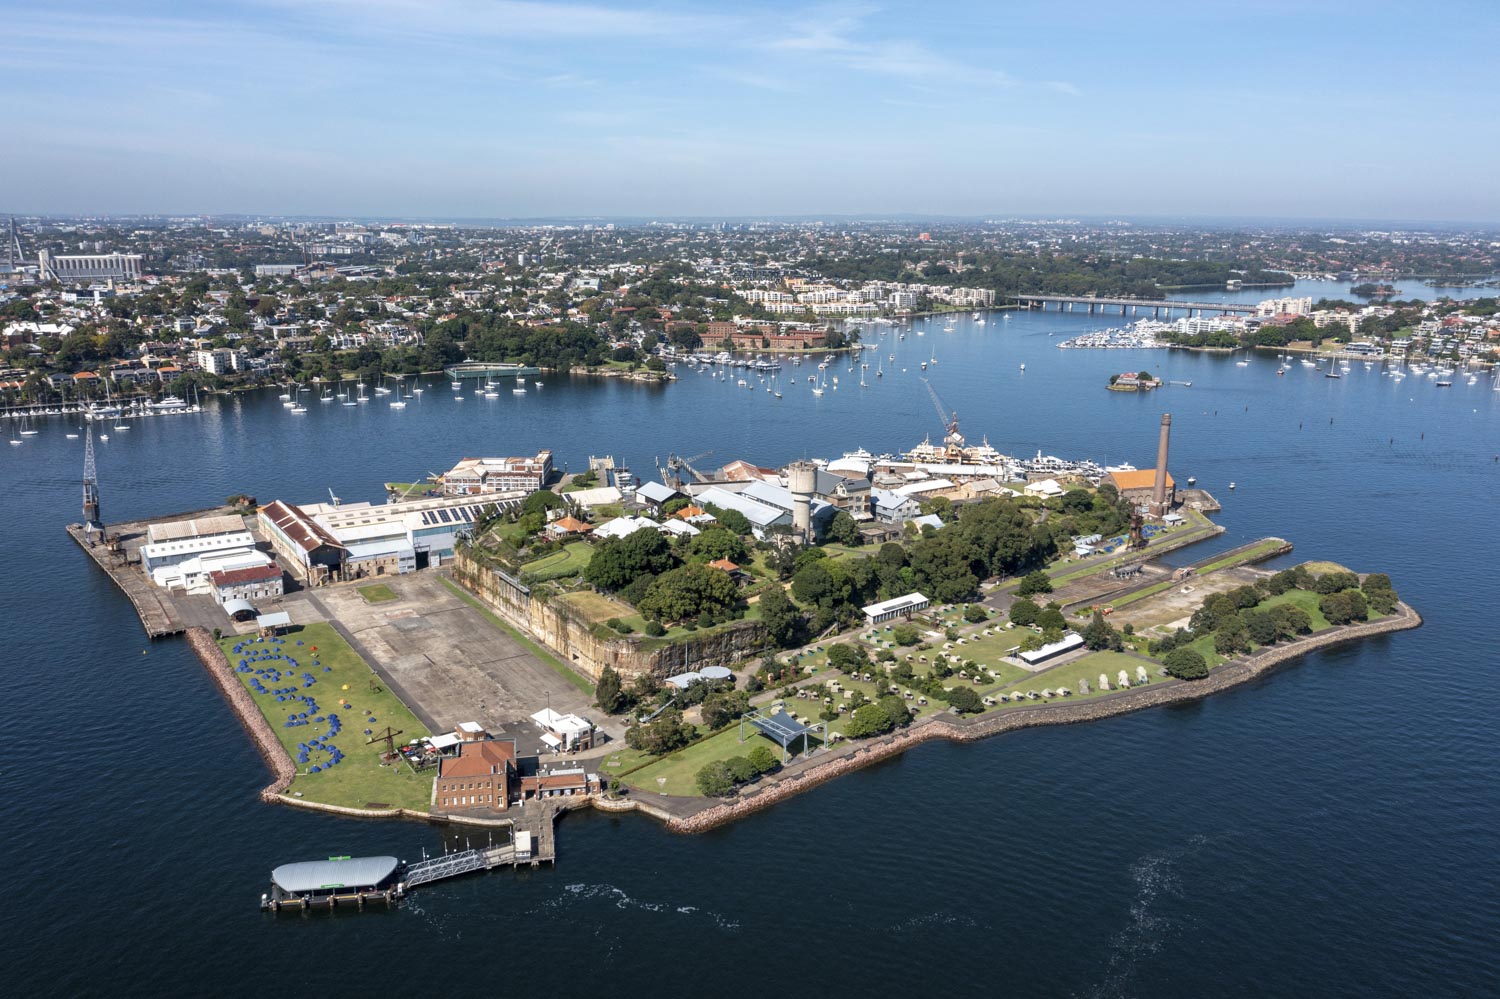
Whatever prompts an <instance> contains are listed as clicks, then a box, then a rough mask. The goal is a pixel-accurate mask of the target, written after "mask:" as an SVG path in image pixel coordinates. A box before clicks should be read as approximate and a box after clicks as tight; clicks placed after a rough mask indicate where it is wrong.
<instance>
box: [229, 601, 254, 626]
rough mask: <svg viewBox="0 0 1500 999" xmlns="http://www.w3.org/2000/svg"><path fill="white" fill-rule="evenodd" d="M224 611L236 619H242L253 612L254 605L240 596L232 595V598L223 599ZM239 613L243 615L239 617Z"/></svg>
mask: <svg viewBox="0 0 1500 999" xmlns="http://www.w3.org/2000/svg"><path fill="white" fill-rule="evenodd" d="M224 613H225V614H228V615H229V616H230V617H232V618H234V619H235V620H236V621H244V620H246V619H247V618H248V617H250V616H253V615H254V614H255V605H254V604H252V603H251V602H250V601H248V600H245V599H243V598H241V597H234V598H233V599H230V600H226V601H224ZM241 614H243V615H245V617H241V616H240V615H241Z"/></svg>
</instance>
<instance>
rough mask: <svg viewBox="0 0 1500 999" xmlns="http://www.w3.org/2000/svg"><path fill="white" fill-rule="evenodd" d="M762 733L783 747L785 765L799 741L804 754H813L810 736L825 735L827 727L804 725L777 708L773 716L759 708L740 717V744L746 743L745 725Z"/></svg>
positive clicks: (782, 760)
mask: <svg viewBox="0 0 1500 999" xmlns="http://www.w3.org/2000/svg"><path fill="white" fill-rule="evenodd" d="M746 722H749V723H750V725H751V726H752V727H753V728H755V730H756V731H758V732H760V734H761V735H764V736H767V737H769V738H771V739H773V740H774V741H775V742H776V744H777V745H779V746H780V747H781V762H782V763H783V764H784V763H786V762H787V759H788V751H789V747H790V746H791V744H792V743H794V742H796V741H797V740H798V739H801V740H802V751H803V753H810V752H812V744H811V742H809V741H808V738H807V737H808V735H809V734H811V733H814V732H817V733H824V732H825V731H826V726H824V725H823V724H821V723H820V724H817V725H804V724H802V723H801V722H799V721H798V720H797V719H795V718H793V717H792V716H791V715H789V714H787V712H786V710H785V709H784V708H777V709H776V710H775V711H774V712H772V713H771V714H769V715H767V714H763V713H762V712H761V710H760V709H759V708H755V709H752V710H750V711H747V712H746V713H745V714H743V715H741V716H740V742H744V741H745V723H746Z"/></svg>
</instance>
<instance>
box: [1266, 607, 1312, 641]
mask: <svg viewBox="0 0 1500 999" xmlns="http://www.w3.org/2000/svg"><path fill="white" fill-rule="evenodd" d="M1269 613H1270V615H1271V620H1272V621H1274V622H1275V624H1276V631H1277V633H1278V634H1280V635H1281V636H1283V637H1285V638H1292V637H1294V636H1297V635H1305V634H1307V633H1308V632H1310V631H1312V616H1311V615H1309V614H1308V613H1307V611H1305V610H1303V609H1302V608H1301V607H1297V606H1294V605H1292V604H1277V605H1276V606H1275V607H1272V608H1271V610H1270V611H1269Z"/></svg>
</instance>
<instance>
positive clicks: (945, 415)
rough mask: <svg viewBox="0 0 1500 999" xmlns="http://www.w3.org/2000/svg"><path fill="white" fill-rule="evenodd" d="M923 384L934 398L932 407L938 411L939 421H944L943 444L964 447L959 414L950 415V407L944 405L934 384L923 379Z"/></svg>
mask: <svg viewBox="0 0 1500 999" xmlns="http://www.w3.org/2000/svg"><path fill="white" fill-rule="evenodd" d="M922 384H923V385H925V386H927V394H928V395H930V396H932V406H933V408H934V409H936V410H937V414H938V419H939V420H941V421H943V443H944V444H950V445H952V446H954V447H963V446H964V435H963V434H961V433H959V432H958V414H957V413H950V412H949V411H948V407H946V406H944V405H943V400H942V399H940V398H938V394H937V389H935V388H933V387H932V382H930V381H928V380H927V379H925V378H923V379H922Z"/></svg>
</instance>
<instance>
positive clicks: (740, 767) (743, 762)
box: [724, 756, 760, 784]
mask: <svg viewBox="0 0 1500 999" xmlns="http://www.w3.org/2000/svg"><path fill="white" fill-rule="evenodd" d="M724 765H725V766H726V767H728V768H729V775H730V776H731V777H733V778H734V782H735V783H736V784H744V783H746V782H748V781H751V780H754V779H755V775H756V774H757V773H759V772H760V771H758V770H757V769H756V768H755V764H754V763H751V762H750V760H749V758H748V757H744V756H731V757H730V758H729V759H727V760H725V761H724Z"/></svg>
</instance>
